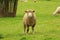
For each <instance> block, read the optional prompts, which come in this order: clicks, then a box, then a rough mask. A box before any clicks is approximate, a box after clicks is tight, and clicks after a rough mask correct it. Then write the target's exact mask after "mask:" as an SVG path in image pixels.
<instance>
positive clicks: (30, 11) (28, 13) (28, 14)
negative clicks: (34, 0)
mask: <svg viewBox="0 0 60 40" xmlns="http://www.w3.org/2000/svg"><path fill="white" fill-rule="evenodd" d="M25 12H26V13H27V16H28V17H29V18H32V17H33V15H34V12H35V11H34V10H26V11H25Z"/></svg>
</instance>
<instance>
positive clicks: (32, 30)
mask: <svg viewBox="0 0 60 40" xmlns="http://www.w3.org/2000/svg"><path fill="white" fill-rule="evenodd" d="M34 26H35V24H34V25H33V26H32V33H34Z"/></svg>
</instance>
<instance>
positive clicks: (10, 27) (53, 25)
mask: <svg viewBox="0 0 60 40" xmlns="http://www.w3.org/2000/svg"><path fill="white" fill-rule="evenodd" d="M58 6H60V2H56V1H39V2H36V3H34V2H33V1H30V2H20V1H19V2H18V8H17V14H16V15H17V16H16V17H14V18H12V17H6V18H0V40H60V15H56V16H53V15H52V13H53V12H54V10H55V9H56V7H58ZM26 9H34V10H35V13H36V16H37V24H36V27H35V33H34V34H31V33H29V34H28V35H25V34H24V33H23V23H22V18H23V15H24V11H25V10H26ZM30 32H31V28H30Z"/></svg>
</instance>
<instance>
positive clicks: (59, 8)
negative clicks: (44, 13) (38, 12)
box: [53, 7, 60, 15]
mask: <svg viewBox="0 0 60 40" xmlns="http://www.w3.org/2000/svg"><path fill="white" fill-rule="evenodd" d="M56 14H60V7H57V9H56V10H55V12H54V13H53V15H56Z"/></svg>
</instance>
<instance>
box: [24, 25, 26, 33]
mask: <svg viewBox="0 0 60 40" xmlns="http://www.w3.org/2000/svg"><path fill="white" fill-rule="evenodd" d="M25 31H26V25H24V33H26V32H25Z"/></svg>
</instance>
